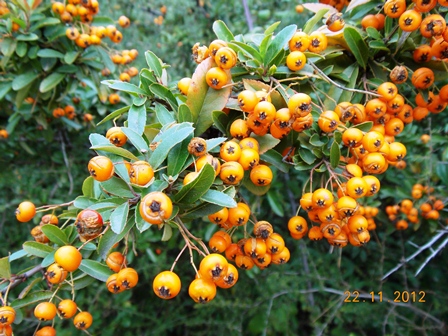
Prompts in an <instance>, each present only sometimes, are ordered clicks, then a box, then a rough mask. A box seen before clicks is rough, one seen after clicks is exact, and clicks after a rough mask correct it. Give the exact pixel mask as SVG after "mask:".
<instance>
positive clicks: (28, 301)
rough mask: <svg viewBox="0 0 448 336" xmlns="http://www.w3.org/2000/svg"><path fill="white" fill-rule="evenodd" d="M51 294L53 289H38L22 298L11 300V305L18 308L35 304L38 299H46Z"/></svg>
mask: <svg viewBox="0 0 448 336" xmlns="http://www.w3.org/2000/svg"><path fill="white" fill-rule="evenodd" d="M52 295H53V291H38V292H33V293H30V294H28V295H27V296H26V297H25V298H23V299H16V300H14V301H13V302H11V307H13V308H14V309H20V308H23V307H26V306H29V305H33V306H34V305H35V304H36V303H38V302H40V301H48V300H49V299H50V298H51V297H52Z"/></svg>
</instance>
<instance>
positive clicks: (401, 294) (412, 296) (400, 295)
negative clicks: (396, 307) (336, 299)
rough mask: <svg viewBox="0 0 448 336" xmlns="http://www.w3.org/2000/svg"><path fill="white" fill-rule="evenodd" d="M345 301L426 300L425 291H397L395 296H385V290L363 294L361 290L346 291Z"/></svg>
mask: <svg viewBox="0 0 448 336" xmlns="http://www.w3.org/2000/svg"><path fill="white" fill-rule="evenodd" d="M344 296H345V299H344V302H404V303H407V302H426V301H425V296H426V292H425V291H418V292H417V291H395V292H394V298H393V299H392V298H390V299H389V298H383V292H381V291H380V292H373V291H372V292H370V293H369V294H361V293H360V292H359V291H357V290H354V291H345V292H344Z"/></svg>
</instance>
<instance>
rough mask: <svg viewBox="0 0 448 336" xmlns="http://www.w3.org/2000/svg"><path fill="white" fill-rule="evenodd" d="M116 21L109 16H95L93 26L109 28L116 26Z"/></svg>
mask: <svg viewBox="0 0 448 336" xmlns="http://www.w3.org/2000/svg"><path fill="white" fill-rule="evenodd" d="M114 24H115V21H114V20H112V19H111V18H110V17H108V16H94V17H93V22H92V26H104V27H106V26H108V25H114Z"/></svg>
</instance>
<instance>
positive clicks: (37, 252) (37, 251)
mask: <svg viewBox="0 0 448 336" xmlns="http://www.w3.org/2000/svg"><path fill="white" fill-rule="evenodd" d="M23 249H24V250H25V251H26V253H28V254H29V255H32V256H35V257H38V258H45V257H46V256H47V255H48V254H49V253H51V252H53V251H54V249H53V248H52V247H51V246H48V245H46V244H42V243H38V242H34V241H28V242H24V243H23Z"/></svg>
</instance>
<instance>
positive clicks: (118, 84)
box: [101, 79, 146, 97]
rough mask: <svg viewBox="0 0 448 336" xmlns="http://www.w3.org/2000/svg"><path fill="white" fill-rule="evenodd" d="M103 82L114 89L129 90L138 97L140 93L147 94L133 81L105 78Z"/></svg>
mask: <svg viewBox="0 0 448 336" xmlns="http://www.w3.org/2000/svg"><path fill="white" fill-rule="evenodd" d="M101 84H105V85H107V86H108V87H110V88H111V89H114V90H118V91H123V92H127V93H129V94H131V95H133V96H136V97H138V95H145V94H146V92H145V91H143V90H142V89H140V88H139V87H138V86H136V85H134V84H131V83H126V82H122V81H119V80H113V79H109V80H103V81H102V82H101Z"/></svg>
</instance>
